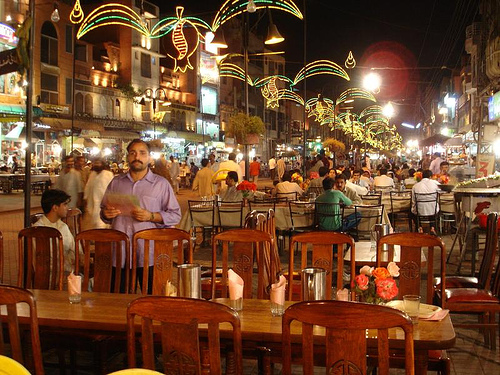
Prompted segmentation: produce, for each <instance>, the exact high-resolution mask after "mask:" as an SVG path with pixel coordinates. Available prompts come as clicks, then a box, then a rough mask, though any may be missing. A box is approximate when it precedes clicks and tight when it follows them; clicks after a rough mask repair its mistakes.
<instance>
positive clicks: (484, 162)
mask: <svg viewBox="0 0 500 375" xmlns="http://www.w3.org/2000/svg"><path fill="white" fill-rule="evenodd" d="M494 167H495V155H490V154H478V155H477V167H476V168H477V171H476V178H480V177H486V176H489V175H490V174H493V170H494Z"/></svg>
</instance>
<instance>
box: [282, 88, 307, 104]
mask: <svg viewBox="0 0 500 375" xmlns="http://www.w3.org/2000/svg"><path fill="white" fill-rule="evenodd" d="M281 95H282V96H281V98H282V99H284V100H291V101H293V102H295V103H297V104H300V105H304V99H303V98H302V96H300V95H299V94H297V93H295V92H293V91H292V90H288V89H283V93H282V94H281Z"/></svg>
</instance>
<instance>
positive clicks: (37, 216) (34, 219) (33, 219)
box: [30, 213, 43, 226]
mask: <svg viewBox="0 0 500 375" xmlns="http://www.w3.org/2000/svg"><path fill="white" fill-rule="evenodd" d="M42 217H43V213H38V214H32V215H31V216H30V226H33V224H35V223H36V222H37V221H38V220H40V219H41V218H42Z"/></svg>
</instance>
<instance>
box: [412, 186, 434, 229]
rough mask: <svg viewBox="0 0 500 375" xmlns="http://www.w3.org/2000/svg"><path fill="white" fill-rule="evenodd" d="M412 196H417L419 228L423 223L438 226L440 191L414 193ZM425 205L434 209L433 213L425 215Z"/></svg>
mask: <svg viewBox="0 0 500 375" xmlns="http://www.w3.org/2000/svg"><path fill="white" fill-rule="evenodd" d="M412 197H413V198H415V208H416V211H417V228H416V229H417V230H418V228H420V227H421V226H422V224H427V225H429V226H433V227H434V228H438V212H439V206H438V199H439V196H438V192H435V193H413V194H412ZM424 207H426V208H428V209H429V210H431V211H433V212H434V213H433V214H431V215H424V214H423V211H426V210H425V209H424Z"/></svg>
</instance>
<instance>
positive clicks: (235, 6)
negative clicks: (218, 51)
mask: <svg viewBox="0 0 500 375" xmlns="http://www.w3.org/2000/svg"><path fill="white" fill-rule="evenodd" d="M254 3H255V9H256V10H258V9H267V8H269V9H277V10H281V11H284V12H288V13H290V14H292V15H294V16H295V17H297V18H299V19H303V18H304V17H303V15H302V13H301V12H300V10H299V8H298V7H297V6H296V5H295V3H294V2H293V1H292V0H254ZM247 5H248V0H227V1H226V2H225V3H224V4H222V6H221V7H220V9H219V11H218V12H217V14H216V15H215V18H214V20H213V22H212V31H213V32H215V31H216V30H217V29H218V28H219V27H220V26H221V25H223V24H224V23H225V22H227V21H229V20H230V19H231V18H233V17H234V16H237V15H238V14H241V13H243V12H246V11H247Z"/></svg>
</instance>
